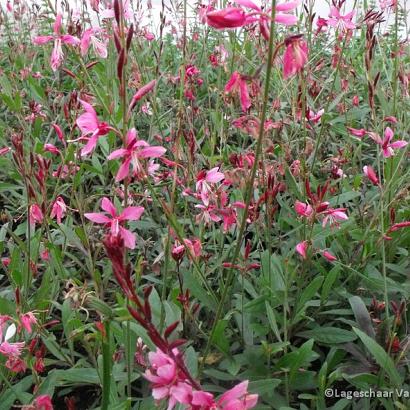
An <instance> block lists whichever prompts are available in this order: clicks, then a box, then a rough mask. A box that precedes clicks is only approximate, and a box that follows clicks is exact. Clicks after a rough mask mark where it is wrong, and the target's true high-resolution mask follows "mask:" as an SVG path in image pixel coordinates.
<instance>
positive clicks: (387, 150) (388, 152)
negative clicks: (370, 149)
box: [369, 127, 407, 158]
mask: <svg viewBox="0 0 410 410" xmlns="http://www.w3.org/2000/svg"><path fill="white" fill-rule="evenodd" d="M369 136H370V138H372V139H373V140H374V141H375V142H376V144H378V145H380V146H381V148H382V150H383V156H384V157H385V158H390V157H392V156H393V155H394V154H395V152H394V150H395V149H400V148H404V147H405V146H406V145H407V141H403V140H398V141H394V142H391V140H392V139H393V136H394V132H393V130H392V129H391V128H390V127H387V128H386V129H385V130H384V138H383V140H382V139H381V138H380V136H379V135H378V134H376V133H374V132H371V133H369Z"/></svg>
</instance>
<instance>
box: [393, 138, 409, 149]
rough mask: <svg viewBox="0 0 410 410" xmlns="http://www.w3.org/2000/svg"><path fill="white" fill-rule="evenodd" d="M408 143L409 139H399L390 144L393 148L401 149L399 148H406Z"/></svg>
mask: <svg viewBox="0 0 410 410" xmlns="http://www.w3.org/2000/svg"><path fill="white" fill-rule="evenodd" d="M407 144H408V142H407V141H402V140H399V141H394V142H392V143H391V144H390V146H391V147H392V148H395V149H399V148H404V147H405V146H406V145H407Z"/></svg>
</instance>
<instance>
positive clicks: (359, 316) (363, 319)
mask: <svg viewBox="0 0 410 410" xmlns="http://www.w3.org/2000/svg"><path fill="white" fill-rule="evenodd" d="M349 303H350V306H351V307H352V310H353V313H354V317H355V318H356V322H357V323H358V325H359V327H360V329H361V330H363V331H364V332H365V333H366V334H367V336H369V337H371V338H372V339H374V338H375V332H374V329H373V324H372V319H371V317H370V314H369V312H368V311H367V308H366V305H365V304H364V302H363V300H362V299H361V298H359V296H352V297H351V298H349Z"/></svg>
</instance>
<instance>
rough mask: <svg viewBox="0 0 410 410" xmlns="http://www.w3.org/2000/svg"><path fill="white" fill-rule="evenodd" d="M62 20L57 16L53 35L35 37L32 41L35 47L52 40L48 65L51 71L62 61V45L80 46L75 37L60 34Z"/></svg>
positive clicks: (59, 15)
mask: <svg viewBox="0 0 410 410" xmlns="http://www.w3.org/2000/svg"><path fill="white" fill-rule="evenodd" d="M62 18H63V17H62V15H61V14H57V17H56V20H55V22H54V26H53V31H54V34H53V35H49V36H37V37H35V38H34V40H33V43H34V44H36V45H44V44H46V43H48V42H50V41H53V40H54V48H53V51H52V53H51V58H50V65H51V69H52V70H53V71H56V70H57V69H58V68H59V67H60V65H61V63H62V62H63V60H64V53H63V49H62V44H69V45H71V46H77V45H79V44H80V40H79V39H78V38H77V37H74V36H71V35H69V34H61V26H62Z"/></svg>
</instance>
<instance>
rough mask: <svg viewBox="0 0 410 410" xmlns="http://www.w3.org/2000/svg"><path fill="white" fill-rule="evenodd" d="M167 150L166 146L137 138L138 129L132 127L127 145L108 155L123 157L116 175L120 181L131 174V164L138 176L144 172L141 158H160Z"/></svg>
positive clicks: (110, 157) (110, 156) (114, 157)
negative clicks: (151, 143)
mask: <svg viewBox="0 0 410 410" xmlns="http://www.w3.org/2000/svg"><path fill="white" fill-rule="evenodd" d="M165 152H166V149H165V148H164V147H160V146H151V145H149V144H148V143H147V142H146V141H144V140H139V139H137V130H136V129H135V128H132V129H131V130H129V131H128V133H127V147H126V148H120V149H117V150H115V151H113V152H112V153H111V154H110V155H109V156H108V159H109V160H112V159H117V158H123V160H122V163H121V166H120V168H119V169H118V172H117V175H116V177H115V180H116V181H117V182H119V181H122V180H123V179H124V178H126V177H127V176H128V175H129V168H130V165H132V168H133V174H134V175H135V176H137V177H138V176H140V175H143V174H144V167H143V166H142V164H141V160H144V159H147V158H160V157H162V156H163V155H164V154H165Z"/></svg>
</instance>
